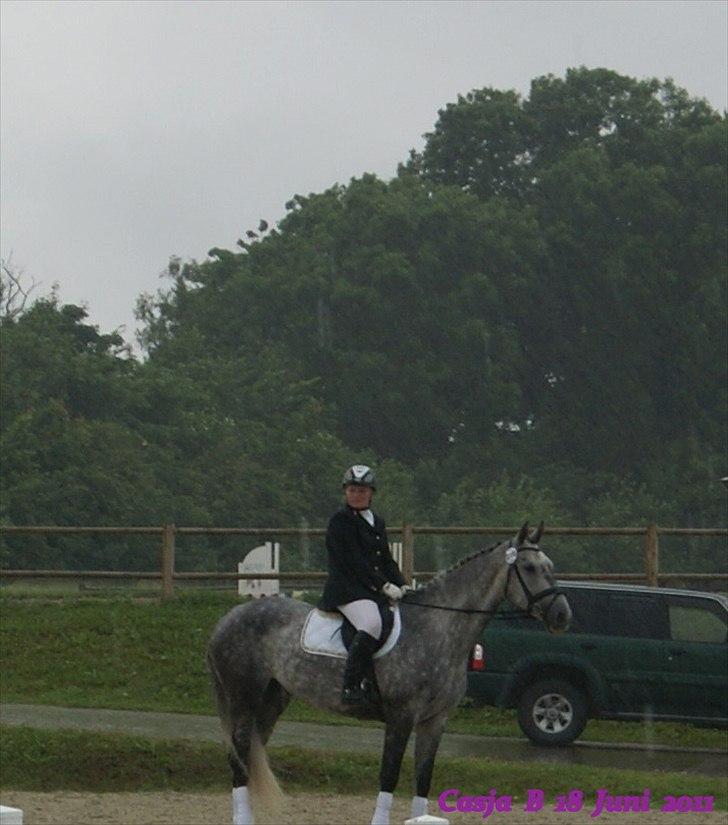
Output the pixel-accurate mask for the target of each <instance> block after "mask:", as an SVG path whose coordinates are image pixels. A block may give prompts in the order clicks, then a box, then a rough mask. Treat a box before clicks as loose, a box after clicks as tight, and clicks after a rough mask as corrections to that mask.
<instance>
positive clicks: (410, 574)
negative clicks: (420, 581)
mask: <svg viewBox="0 0 728 825" xmlns="http://www.w3.org/2000/svg"><path fill="white" fill-rule="evenodd" d="M402 575H403V576H404V581H405V584H410V585H411V584H412V579H413V578H414V575H415V535H414V531H413V530H412V525H411V524H405V525H404V526H403V527H402Z"/></svg>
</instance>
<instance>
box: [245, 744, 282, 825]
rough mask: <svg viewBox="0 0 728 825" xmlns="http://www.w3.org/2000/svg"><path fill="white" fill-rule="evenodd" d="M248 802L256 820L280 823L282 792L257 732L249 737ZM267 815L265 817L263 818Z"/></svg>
mask: <svg viewBox="0 0 728 825" xmlns="http://www.w3.org/2000/svg"><path fill="white" fill-rule="evenodd" d="M248 787H249V788H250V801H251V804H252V807H253V811H254V812H255V816H256V819H263V818H266V819H268V820H269V821H271V822H280V813H281V811H282V809H283V792H282V791H281V788H280V785H279V784H278V780H277V779H276V778H275V775H274V774H273V771H272V770H271V769H270V765H269V764H268V754H267V753H266V751H265V747H264V746H263V743H262V742H261V741H260V736H259V735H258V731H257V730H255V729H254V730H253V735H252V736H251V737H250V764H249V765H248ZM266 814H267V816H265V815H266Z"/></svg>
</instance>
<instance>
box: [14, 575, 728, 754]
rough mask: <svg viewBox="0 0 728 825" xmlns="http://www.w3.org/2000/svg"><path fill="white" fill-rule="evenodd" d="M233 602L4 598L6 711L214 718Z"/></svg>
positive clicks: (476, 715) (474, 713)
mask: <svg viewBox="0 0 728 825" xmlns="http://www.w3.org/2000/svg"><path fill="white" fill-rule="evenodd" d="M237 603H238V599H237V598H236V597H235V596H234V595H233V594H229V595H228V594H220V593H214V592H213V593H210V592H188V593H182V594H181V595H180V596H178V597H177V598H175V599H173V600H171V601H169V602H165V603H160V602H159V601H158V600H157V599H156V597H149V596H146V597H144V598H133V597H132V596H131V595H127V596H123V595H118V594H110V593H103V592H102V593H99V594H98V595H95V596H93V597H91V596H80V595H78V594H75V595H74V594H71V595H69V593H68V591H63V590H58V591H54V590H49V589H45V590H43V589H41V588H29V589H25V590H18V589H15V588H13V590H10V589H5V588H4V589H3V592H2V593H0V618H1V621H0V696H1V697H2V701H3V702H23V703H31V704H32V703H36V704H47V705H60V706H66V707H99V708H101V707H103V708H120V709H132V710H154V711H171V712H178V713H200V714H213V713H214V712H215V711H214V704H213V701H212V697H211V691H210V687H209V680H208V676H207V672H206V670H205V661H204V651H205V646H206V643H207V639H208V637H209V635H210V633H211V631H212V629H213V627H214V625H215V624H216V622H217V620H218V619H219V618H220V617H221V616H222V615H223V614H224V613H225V612H226V611H227V610H228V609H229V608H230V607H232V606H233V605H234V604H237ZM284 718H287V719H291V720H296V721H315V722H323V723H327V724H340V725H352V724H359V725H376V724H378V723H376V722H374V723H367V722H357V721H356V720H353V719H350V718H348V717H343V716H334V715H331V714H327V713H323V712H321V711H317V710H314V709H313V708H309V707H307V706H306V705H304V704H303V703H301V702H292V703H291V705H290V706H289V708H288V709H287V710H286V713H285V717H284ZM448 730H450V731H453V732H462V733H475V734H482V735H493V736H521V735H522V734H521V733H520V730H519V728H518V726H517V724H516V720H515V714H514V712H512V711H501V710H498V709H495V708H470V707H462V708H460V709H458V711H457V712H456V713H455V714H454V715H453V718H452V719H451V720H450V722H449V724H448ZM582 738H583V739H585V740H592V741H610V742H650V743H661V744H668V745H680V746H685V747H716V748H724V747H725V745H726V733H725V731H720V730H711V729H701V728H695V727H692V726H689V725H674V724H666V723H656V724H652V725H649V726H648V725H645V724H640V723H621V722H605V721H598V720H591V721H590V722H589V724H588V725H587V728H586V731H585V733H584V735H583V737H582Z"/></svg>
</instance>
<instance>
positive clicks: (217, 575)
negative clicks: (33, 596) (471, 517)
mask: <svg viewBox="0 0 728 825" xmlns="http://www.w3.org/2000/svg"><path fill="white" fill-rule="evenodd" d="M388 532H389V533H390V535H396V536H401V538H402V573H403V574H404V577H405V579H406V580H407V581H412V579H413V578H416V579H417V580H419V581H424V580H427V579H429V578H431V577H432V576H434V575H435V572H433V571H426V570H415V536H418V535H421V536H425V535H430V536H438V535H439V536H442V535H449V536H482V535H488V536H512V535H514V534H515V533H517V532H518V528H517V527H427V526H418V525H414V524H404V525H403V526H402V527H390V528H388ZM3 534H5V535H16V534H36V535H38V534H53V535H62V534H66V535H67V534H76V535H82V534H94V535H149V536H157V537H158V539H159V541H160V552H159V569H158V570H153V571H146V572H138V571H117V570H8V569H0V577H4V578H49V579H53V578H56V579H57V578H72V579H84V578H89V579H91V578H92V579H160V580H161V594H162V598H164V599H168V598H170V597H171V596H172V595H173V593H174V583H175V581H193V580H198V581H199V580H217V581H224V580H228V579H237V580H242V579H278V580H279V581H281V582H304V581H305V582H307V581H312V582H316V583H319V582H322V581H323V580H324V579H325V578H326V572H325V571H323V570H316V571H299V572H285V573H284V572H280V573H236V572H230V573H221V572H194V573H182V572H176V571H175V540H176V537H177V536H254V537H258V538H265V539H270V538H272V537H275V538H280V537H284V536H291V537H293V536H297V537H302V536H319V537H323V536H324V534H325V530H322V529H316V528H314V529H302V528H295V527H176V526H175V525H174V524H165V525H163V526H161V527H41V526H18V527H16V526H7V525H6V526H0V535H3ZM544 535H551V536H613V537H624V536H641V537H642V540H643V548H644V552H643V558H644V566H643V573H642V575H640V574H637V573H564V574H559V578H560V579H584V580H590V579H591V580H601V581H639V580H644V581H645V582H646V583H647V584H649V585H653V586H657V585H659V584H663V583H669V582H670V581H674V580H680V581H723V582H725V581H728V574H727V573H660V544H659V543H660V536H686V537H687V536H728V529H726V528H682V527H658V526H657V525H656V524H648V525H647V526H646V527H546V528H545V530H544Z"/></svg>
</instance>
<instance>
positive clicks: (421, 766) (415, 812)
mask: <svg viewBox="0 0 728 825" xmlns="http://www.w3.org/2000/svg"><path fill="white" fill-rule="evenodd" d="M446 722H447V714H445V713H442V714H439V715H438V716H432V717H430V718H429V719H425V720H424V721H422V722H420V723H419V724H418V725H417V727H416V729H415V795H414V796H413V797H412V810H411V813H412V818H413V819H414V818H416V817H418V816H424V815H425V814H426V813H427V794H428V793H429V792H430V783H431V782H432V769H433V768H434V766H435V755H436V754H437V748H438V747H439V745H440V738H441V737H442V732H443V730H445V723H446Z"/></svg>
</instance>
